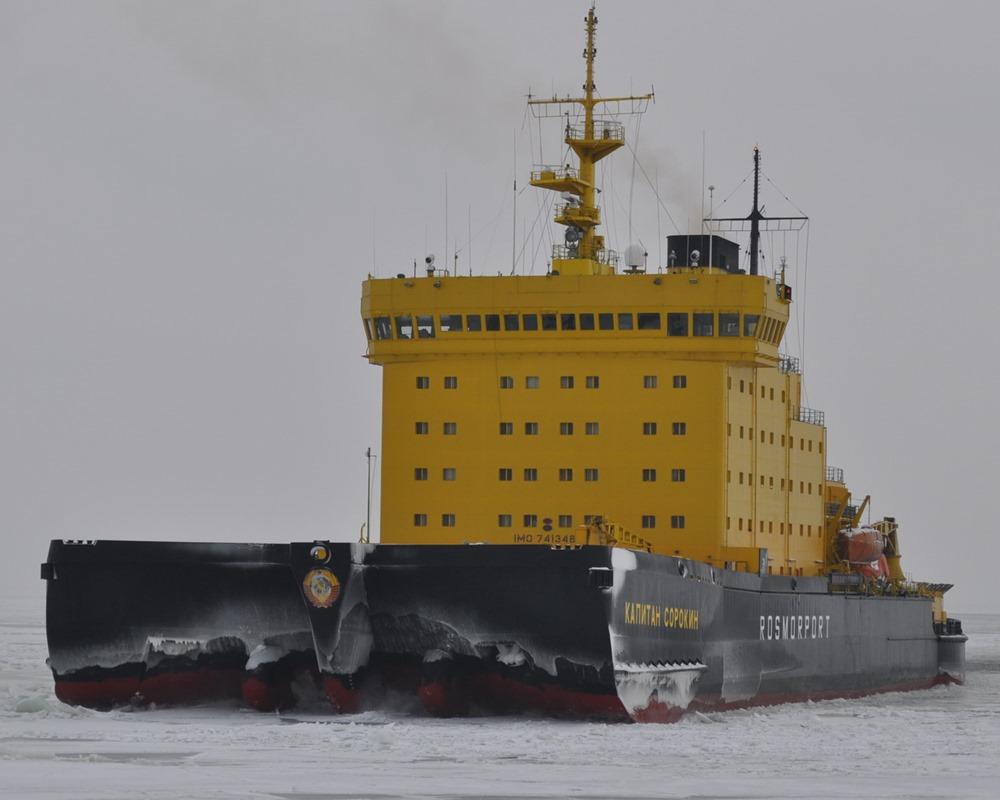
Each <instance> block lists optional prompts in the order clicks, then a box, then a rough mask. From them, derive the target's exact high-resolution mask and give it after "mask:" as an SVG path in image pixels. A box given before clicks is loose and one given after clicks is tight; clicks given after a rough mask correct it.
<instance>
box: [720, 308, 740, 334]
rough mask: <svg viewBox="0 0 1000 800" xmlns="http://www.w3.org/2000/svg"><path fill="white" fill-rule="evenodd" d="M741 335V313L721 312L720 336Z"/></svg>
mask: <svg viewBox="0 0 1000 800" xmlns="http://www.w3.org/2000/svg"><path fill="white" fill-rule="evenodd" d="M739 335H740V315H739V314H730V313H724V314H719V336H739Z"/></svg>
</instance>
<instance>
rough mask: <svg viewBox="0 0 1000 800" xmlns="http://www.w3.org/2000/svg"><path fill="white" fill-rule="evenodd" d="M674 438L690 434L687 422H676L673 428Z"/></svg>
mask: <svg viewBox="0 0 1000 800" xmlns="http://www.w3.org/2000/svg"><path fill="white" fill-rule="evenodd" d="M672 428H673V434H674V436H684V435H685V434H686V433H687V432H688V426H687V423H686V422H675V423H674V424H673V426H672Z"/></svg>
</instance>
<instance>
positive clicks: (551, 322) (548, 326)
mask: <svg viewBox="0 0 1000 800" xmlns="http://www.w3.org/2000/svg"><path fill="white" fill-rule="evenodd" d="M555 329H556V315H555V314H542V330H543V331H554V330H555Z"/></svg>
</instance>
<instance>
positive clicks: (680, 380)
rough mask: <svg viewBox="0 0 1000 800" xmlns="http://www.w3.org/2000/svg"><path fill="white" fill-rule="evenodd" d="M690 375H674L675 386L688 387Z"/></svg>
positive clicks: (676, 387) (678, 387)
mask: <svg viewBox="0 0 1000 800" xmlns="http://www.w3.org/2000/svg"><path fill="white" fill-rule="evenodd" d="M687 385H688V376H687V375H674V388H675V389H687Z"/></svg>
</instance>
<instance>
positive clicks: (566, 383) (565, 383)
mask: <svg viewBox="0 0 1000 800" xmlns="http://www.w3.org/2000/svg"><path fill="white" fill-rule="evenodd" d="M559 388H560V389H572V388H573V376H572V375H563V376H562V377H561V378H560V379H559Z"/></svg>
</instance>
